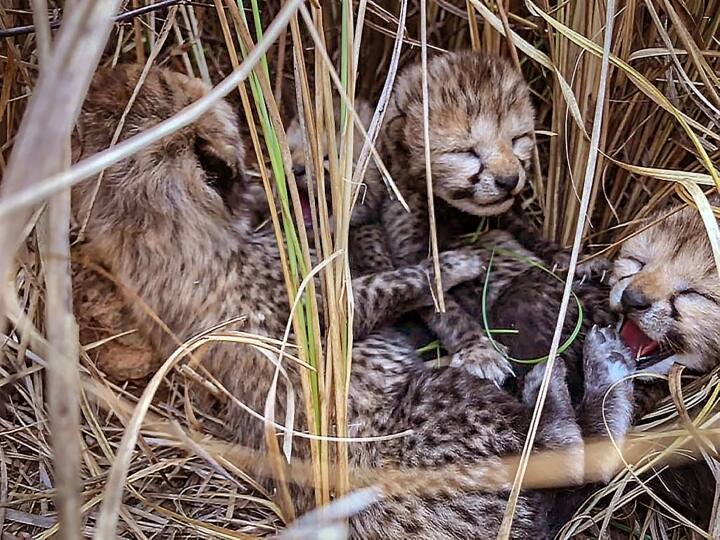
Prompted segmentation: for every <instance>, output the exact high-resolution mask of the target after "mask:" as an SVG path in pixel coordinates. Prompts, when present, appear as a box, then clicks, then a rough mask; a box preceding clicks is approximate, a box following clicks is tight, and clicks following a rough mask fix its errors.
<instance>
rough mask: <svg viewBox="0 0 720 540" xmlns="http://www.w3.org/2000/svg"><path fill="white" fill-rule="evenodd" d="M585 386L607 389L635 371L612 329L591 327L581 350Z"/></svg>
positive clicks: (625, 349) (618, 337) (631, 357)
mask: <svg viewBox="0 0 720 540" xmlns="http://www.w3.org/2000/svg"><path fill="white" fill-rule="evenodd" d="M583 362H584V369H585V384H586V386H588V385H591V386H594V387H596V388H597V387H608V386H612V385H613V384H615V383H617V382H618V381H620V380H621V379H624V378H626V377H627V376H628V375H630V374H631V373H632V372H633V371H634V370H635V359H634V358H633V356H632V353H631V352H630V349H628V348H627V347H626V346H625V344H624V343H623V342H622V339H620V334H619V332H618V331H617V330H616V329H615V328H613V327H605V328H600V327H598V326H593V327H592V328H591V329H590V331H589V332H588V334H587V336H585V345H584V348H583Z"/></svg>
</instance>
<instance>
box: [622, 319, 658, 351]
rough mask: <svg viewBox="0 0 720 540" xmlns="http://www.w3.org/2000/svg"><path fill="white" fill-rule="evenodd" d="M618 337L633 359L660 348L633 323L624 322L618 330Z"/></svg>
mask: <svg viewBox="0 0 720 540" xmlns="http://www.w3.org/2000/svg"><path fill="white" fill-rule="evenodd" d="M620 337H621V338H622V340H623V343H625V345H627V346H628V348H629V349H630V351H631V352H632V353H633V356H634V357H635V358H639V357H641V356H647V355H648V354H651V353H653V352H655V351H656V350H657V349H658V348H659V347H660V345H658V343H657V342H655V341H653V340H652V339H650V338H649V337H648V336H646V335H645V333H644V332H643V331H642V330H640V328H639V327H638V325H637V324H635V323H634V322H633V321H629V320H628V321H625V324H624V325H623V327H622V329H621V330H620Z"/></svg>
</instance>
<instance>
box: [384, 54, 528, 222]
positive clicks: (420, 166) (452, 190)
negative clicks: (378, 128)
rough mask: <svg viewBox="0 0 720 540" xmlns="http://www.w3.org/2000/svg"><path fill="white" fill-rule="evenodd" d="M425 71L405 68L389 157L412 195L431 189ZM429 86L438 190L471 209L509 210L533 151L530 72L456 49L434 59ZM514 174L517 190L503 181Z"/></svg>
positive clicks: (391, 113) (391, 114)
mask: <svg viewBox="0 0 720 540" xmlns="http://www.w3.org/2000/svg"><path fill="white" fill-rule="evenodd" d="M421 75H422V70H421V66H420V65H415V66H413V67H411V68H410V69H408V70H407V71H406V72H404V73H403V75H402V76H401V77H400V78H399V79H398V83H397V88H396V90H395V97H394V99H393V100H392V102H391V106H390V108H389V109H388V113H387V117H386V126H387V133H386V136H385V140H386V141H389V144H388V145H387V148H386V150H387V152H388V154H387V157H386V159H387V162H388V164H389V166H390V167H391V172H392V173H393V177H394V179H395V180H396V181H397V182H398V183H399V184H402V185H403V187H405V188H406V189H408V190H409V191H411V192H412V191H424V182H425V157H424V143H423V136H422V133H423V109H422V102H423V100H422V84H421ZM428 89H429V102H428V107H429V111H430V124H429V129H430V133H429V134H430V141H431V146H430V159H431V169H432V173H433V190H434V193H435V195H436V196H438V197H440V198H442V199H444V200H445V201H447V202H448V203H449V204H451V205H453V206H455V207H456V208H458V209H460V210H462V211H464V212H467V213H469V214H474V215H494V214H498V213H501V212H504V211H506V210H507V209H509V208H510V205H511V204H512V196H513V195H515V194H517V193H519V192H520V190H521V189H522V188H523V186H524V183H525V176H526V175H525V167H526V164H527V163H528V162H529V160H530V158H531V157H532V149H533V139H532V133H533V129H534V110H533V107H532V104H531V102H530V93H529V90H528V87H527V84H526V83H525V81H524V80H523V78H522V75H521V74H520V73H518V72H517V71H516V70H515V69H514V68H513V67H512V66H511V65H510V64H509V63H508V62H507V61H505V60H504V59H501V58H497V57H494V56H491V55H485V54H477V53H473V52H457V53H449V54H445V55H441V56H438V57H436V58H434V59H432V60H431V61H430V63H429V64H428ZM511 176H517V177H518V183H517V185H516V186H515V187H514V188H512V189H510V190H507V189H503V188H502V187H501V186H500V185H498V180H499V179H501V178H507V177H511ZM465 193H467V195H465V196H461V194H465Z"/></svg>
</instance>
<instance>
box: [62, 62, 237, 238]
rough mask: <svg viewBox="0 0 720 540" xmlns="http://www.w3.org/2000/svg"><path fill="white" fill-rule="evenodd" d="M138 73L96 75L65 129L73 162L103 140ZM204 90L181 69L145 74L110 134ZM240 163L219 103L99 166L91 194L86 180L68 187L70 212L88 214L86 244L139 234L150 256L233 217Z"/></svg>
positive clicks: (219, 231)
mask: <svg viewBox="0 0 720 540" xmlns="http://www.w3.org/2000/svg"><path fill="white" fill-rule="evenodd" d="M141 71H142V66H140V65H126V66H119V67H117V68H115V69H111V70H101V71H99V72H98V73H97V75H96V76H95V78H94V80H93V82H92V85H91V87H90V91H89V93H88V96H87V99H86V101H85V103H84V105H83V109H82V113H81V115H80V119H79V121H78V125H77V129H76V132H75V135H76V136H75V141H74V142H75V144H74V149H73V150H74V153H75V156H74V157H75V158H76V159H77V158H83V157H87V156H90V155H92V154H95V153H97V152H100V151H102V150H105V149H106V148H107V147H108V146H109V145H110V143H111V139H112V136H113V133H114V131H115V129H116V127H117V126H118V124H119V122H120V120H121V116H122V113H123V111H124V109H125V107H126V105H127V103H128V101H129V99H130V96H131V94H132V93H133V90H134V88H135V85H136V83H137V81H138V79H139V77H140V73H141ZM208 90H209V87H208V86H207V85H206V84H204V83H203V82H202V81H199V80H195V79H191V78H188V77H186V76H185V75H182V74H179V73H174V72H171V71H168V70H165V69H152V70H150V72H149V73H148V76H147V78H146V80H145V82H144V83H143V85H142V87H141V89H140V91H139V93H138V95H137V97H136V99H135V101H134V104H133V105H132V107H131V109H130V111H129V113H128V115H127V116H126V118H125V120H124V125H123V128H122V132H121V135H120V139H119V140H120V141H122V140H123V139H127V138H129V137H131V136H133V135H137V134H139V133H142V132H144V131H146V130H147V129H149V128H151V127H153V126H155V125H156V124H158V123H160V122H162V121H163V120H166V119H168V118H170V117H171V116H172V115H174V114H176V113H177V112H178V111H180V110H181V109H183V108H184V107H186V106H187V105H189V104H190V103H192V102H194V101H196V100H197V99H199V98H201V97H202V96H203V95H205V94H206V93H207V92H208ZM243 160H244V150H243V145H242V141H241V137H240V133H239V130H238V122H237V116H236V114H235V113H234V112H233V110H232V109H231V107H230V106H229V105H228V104H227V103H225V102H219V103H217V104H216V105H215V106H213V108H212V109H211V110H210V111H209V112H208V113H207V114H205V115H204V116H203V117H202V118H200V119H199V120H197V121H196V122H195V123H193V124H191V125H189V126H187V127H184V128H182V129H180V130H178V131H176V132H174V133H173V134H171V135H168V136H166V137H165V138H163V139H161V140H160V141H158V142H155V143H152V144H150V145H148V146H146V147H145V148H143V149H141V150H139V151H138V152H136V153H135V154H133V155H132V156H131V157H129V158H127V159H125V160H123V161H121V162H119V163H117V164H115V165H112V166H111V167H109V168H108V169H107V170H106V171H105V175H104V178H103V181H102V183H101V184H100V186H99V191H98V192H97V195H96V196H94V195H95V194H94V191H95V189H96V185H97V183H96V182H94V181H93V179H88V180H87V181H85V182H83V183H82V184H80V185H79V186H77V187H76V188H75V189H74V191H73V206H74V210H75V214H76V217H77V218H78V220H79V221H84V219H85V218H86V216H87V215H88V212H90V214H89V216H90V218H89V221H88V228H87V234H88V237H89V239H90V240H93V239H99V240H102V239H104V238H106V239H113V238H115V237H116V236H117V235H119V234H122V235H124V236H125V237H128V238H130V237H135V238H136V239H140V237H142V238H144V240H147V242H145V244H147V246H153V249H157V250H158V252H160V251H162V248H163V246H164V247H165V249H174V248H176V247H177V243H178V242H180V243H182V242H189V243H193V242H194V241H197V242H200V241H201V239H202V240H207V239H208V238H215V237H218V238H221V237H223V236H227V235H228V232H230V231H233V230H235V229H234V227H236V226H237V224H239V223H240V222H241V221H242V220H241V218H242V211H243V206H242V201H243V197H244V196H245V195H244V192H245V185H246V182H245V177H244V161H243ZM171 239H173V240H172V242H171V243H168V242H170V240H171ZM108 241H110V240H108ZM112 241H116V240H112ZM108 248H109V246H108Z"/></svg>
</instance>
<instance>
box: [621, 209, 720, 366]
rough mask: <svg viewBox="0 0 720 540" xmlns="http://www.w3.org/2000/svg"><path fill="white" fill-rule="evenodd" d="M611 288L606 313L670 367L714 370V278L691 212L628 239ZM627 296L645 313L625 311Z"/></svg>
mask: <svg viewBox="0 0 720 540" xmlns="http://www.w3.org/2000/svg"><path fill="white" fill-rule="evenodd" d="M663 213H666V212H663ZM656 217H659V215H658V216H656ZM611 284H612V286H613V287H612V291H611V293H610V304H611V307H612V308H613V309H616V310H618V311H620V312H623V313H624V314H625V315H626V316H627V317H628V318H630V319H632V320H633V321H634V322H635V323H636V324H637V325H638V326H639V327H640V329H641V330H643V332H645V334H646V335H647V336H649V337H650V338H651V339H653V340H655V341H657V342H658V343H660V344H661V345H662V346H664V347H666V348H668V349H669V350H671V351H672V352H673V353H675V360H676V361H678V362H680V363H684V364H686V365H688V367H691V368H694V369H697V370H701V371H705V370H709V369H710V368H712V367H714V366H715V365H716V364H717V362H718V359H720V354H719V353H718V344H719V343H720V309H719V308H718V303H719V302H720V278H718V273H717V268H716V267H715V262H714V259H713V255H712V250H711V247H710V241H709V239H708V237H707V232H706V230H705V227H704V225H703V222H702V219H701V218H700V215H699V214H698V212H697V210H695V209H694V208H685V209H682V210H680V211H678V212H676V213H674V214H673V215H671V216H670V217H668V218H667V219H665V220H663V221H662V222H660V223H658V224H657V225H655V226H653V227H651V228H649V229H647V230H646V231H644V232H642V233H640V234H638V235H637V236H635V237H633V238H630V239H628V240H627V241H626V242H625V243H624V244H623V246H622V248H621V251H620V254H619V255H618V257H617V259H616V260H615V262H614V267H613V273H612V278H611ZM631 292H632V293H635V294H639V295H641V296H640V298H643V299H644V300H645V301H646V303H647V307H646V308H644V309H630V310H629V309H627V307H626V306H624V305H623V300H622V298H623V294H628V293H631ZM668 368H669V365H668Z"/></svg>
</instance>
